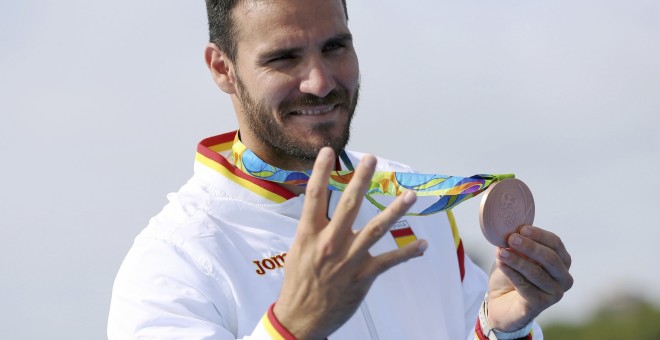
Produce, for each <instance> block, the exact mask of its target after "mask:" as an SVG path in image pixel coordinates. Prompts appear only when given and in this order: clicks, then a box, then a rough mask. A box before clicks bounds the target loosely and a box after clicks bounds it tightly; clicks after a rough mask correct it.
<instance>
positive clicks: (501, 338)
mask: <svg viewBox="0 0 660 340" xmlns="http://www.w3.org/2000/svg"><path fill="white" fill-rule="evenodd" d="M533 324H534V320H532V321H531V322H530V323H529V324H527V325H526V326H525V327H523V328H521V329H519V330H517V331H515V332H511V333H505V332H499V331H497V330H495V329H494V328H493V326H491V324H490V321H489V320H488V294H486V296H485V297H484V301H483V302H482V303H481V308H479V317H478V318H477V324H476V325H475V327H474V337H475V339H479V340H514V339H522V340H532V339H533V334H534V331H533V330H532V327H533Z"/></svg>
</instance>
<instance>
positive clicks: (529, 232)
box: [520, 225, 532, 236]
mask: <svg viewBox="0 0 660 340" xmlns="http://www.w3.org/2000/svg"><path fill="white" fill-rule="evenodd" d="M520 233H521V234H523V235H525V236H530V235H532V228H530V227H529V226H527V225H524V226H523V227H522V228H520Z"/></svg>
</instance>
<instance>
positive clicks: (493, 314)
mask: <svg viewBox="0 0 660 340" xmlns="http://www.w3.org/2000/svg"><path fill="white" fill-rule="evenodd" d="M508 244H509V247H510V248H498V250H497V260H496V262H495V265H494V267H493V272H492V273H491V276H490V279H489V282H488V289H489V293H488V300H489V302H488V319H489V320H490V323H491V325H492V326H493V327H494V328H495V329H497V330H500V331H503V332H512V331H515V330H518V329H520V328H522V327H524V326H525V325H526V324H527V323H529V322H530V321H531V320H532V319H533V318H535V317H536V316H538V315H539V314H540V313H541V312H542V311H543V310H545V309H546V308H548V307H550V306H551V305H553V304H554V303H556V302H557V301H559V300H560V299H561V298H562V297H563V295H564V293H565V292H566V291H567V290H569V289H570V288H571V287H572V286H573V277H572V276H571V274H570V273H569V272H568V270H569V268H570V266H571V256H570V255H569V253H568V252H567V251H566V248H565V247H564V243H563V242H562V241H561V239H560V238H559V237H558V236H557V235H555V234H553V233H551V232H549V231H547V230H543V229H541V228H538V227H533V226H523V227H522V228H520V231H519V232H518V233H513V234H511V235H510V236H509V238H508Z"/></svg>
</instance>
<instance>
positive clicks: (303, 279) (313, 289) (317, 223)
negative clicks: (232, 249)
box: [274, 148, 427, 339]
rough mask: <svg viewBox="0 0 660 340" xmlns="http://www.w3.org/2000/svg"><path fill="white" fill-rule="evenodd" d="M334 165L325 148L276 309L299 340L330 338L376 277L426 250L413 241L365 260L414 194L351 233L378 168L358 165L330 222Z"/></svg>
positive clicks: (367, 161)
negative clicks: (329, 189)
mask: <svg viewBox="0 0 660 340" xmlns="http://www.w3.org/2000/svg"><path fill="white" fill-rule="evenodd" d="M334 165H335V154H334V152H333V151H332V149H330V148H323V149H322V150H321V151H320V152H319V154H318V156H317V158H316V162H315V163H314V169H313V172H312V176H311V178H310V181H309V183H308V184H307V189H306V193H305V195H306V197H305V204H304V207H303V212H302V217H301V220H300V224H299V225H298V229H297V231H296V237H295V239H294V241H293V244H292V245H291V249H290V250H289V252H288V253H287V258H286V259H287V262H286V267H285V269H284V273H285V277H284V283H283V285H282V290H281V292H280V296H279V298H278V300H277V302H276V303H275V307H274V313H275V316H276V317H277V319H278V320H279V321H280V323H282V325H284V326H285V327H286V328H287V329H288V330H289V331H290V332H291V333H292V334H293V335H295V336H296V338H298V339H323V338H325V337H327V336H328V335H330V334H331V333H332V332H334V331H335V330H336V329H337V328H339V327H340V326H341V325H342V324H344V323H345V322H346V321H347V320H348V319H349V318H350V317H351V315H353V313H355V311H356V309H357V308H358V306H359V305H360V303H361V302H362V300H363V299H364V297H365V295H366V294H367V292H368V291H369V288H370V287H371V284H372V283H373V282H374V280H375V279H376V277H378V275H380V274H381V273H383V272H385V271H386V270H387V269H389V268H391V267H393V266H395V265H397V264H400V263H402V262H405V261H407V260H409V259H411V258H413V257H416V256H419V255H420V254H421V253H423V252H424V250H426V247H427V242H426V241H424V240H417V241H415V242H412V243H410V244H408V245H407V246H405V247H403V248H401V249H396V250H392V251H390V252H387V253H384V254H380V255H378V256H371V255H370V254H369V248H370V247H371V246H372V245H373V244H374V243H375V242H376V241H378V240H379V239H380V238H381V237H382V236H383V235H384V234H385V233H387V231H388V230H389V228H390V226H391V225H392V224H393V223H395V222H396V221H397V220H398V218H399V217H401V216H402V215H403V214H404V213H405V212H406V211H407V210H408V209H409V208H410V206H411V205H412V204H413V203H414V202H415V198H416V197H415V194H414V193H413V192H406V193H404V194H403V195H401V196H399V197H398V198H397V199H396V200H395V201H394V203H393V204H392V205H391V206H390V207H388V208H387V209H386V210H384V211H383V212H382V213H380V214H378V215H377V216H376V217H375V218H374V219H372V220H371V221H369V223H367V225H366V226H364V228H362V229H361V230H359V231H354V230H353V222H354V220H355V217H356V216H357V214H358V211H359V209H360V204H361V202H362V200H363V198H364V194H365V192H366V190H367V186H368V183H369V180H370V179H371V177H372V175H373V173H374V169H375V166H376V159H375V158H374V157H373V156H365V157H364V158H363V159H362V161H361V162H360V164H359V166H358V168H357V170H356V171H355V173H354V176H353V178H352V180H351V182H350V183H349V185H348V187H347V188H346V190H345V191H344V193H343V194H342V197H341V199H340V201H339V205H338V207H337V209H336V211H335V214H334V215H333V216H332V220H330V221H329V220H328V219H327V217H326V216H327V209H328V198H329V197H328V189H327V186H328V178H329V175H330V172H331V171H332V169H333V167H334ZM357 227H360V226H357Z"/></svg>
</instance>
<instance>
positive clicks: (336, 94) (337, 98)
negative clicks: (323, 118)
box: [279, 89, 348, 116]
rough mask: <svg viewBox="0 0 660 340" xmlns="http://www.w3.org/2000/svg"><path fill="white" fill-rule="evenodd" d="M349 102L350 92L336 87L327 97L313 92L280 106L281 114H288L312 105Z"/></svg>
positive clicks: (344, 103)
mask: <svg viewBox="0 0 660 340" xmlns="http://www.w3.org/2000/svg"><path fill="white" fill-rule="evenodd" d="M347 102H348V92H346V91H340V90H338V89H334V90H332V91H330V93H328V95H326V96H325V97H318V96H315V95H313V94H305V95H304V96H302V97H300V98H297V99H295V100H292V101H288V102H284V103H282V104H281V105H280V107H279V112H280V115H281V116H284V115H287V114H289V113H290V112H292V111H295V110H300V109H301V108H305V107H310V106H323V105H337V104H340V105H346V103H347Z"/></svg>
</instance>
